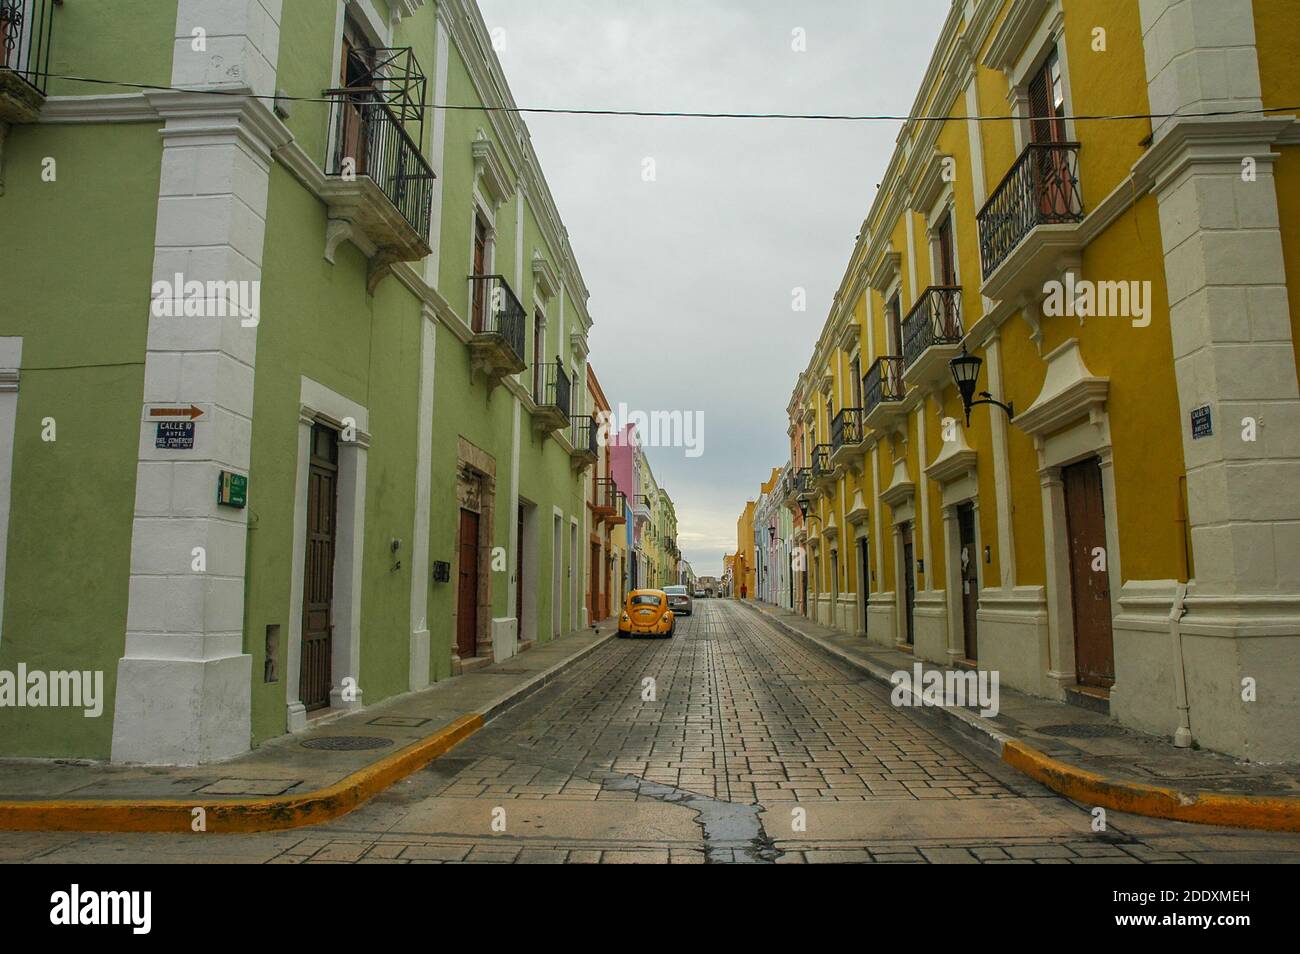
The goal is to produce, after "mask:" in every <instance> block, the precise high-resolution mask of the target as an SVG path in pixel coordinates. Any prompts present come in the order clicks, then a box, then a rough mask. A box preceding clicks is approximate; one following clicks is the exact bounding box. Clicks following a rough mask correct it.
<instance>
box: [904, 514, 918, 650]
mask: <svg viewBox="0 0 1300 954" xmlns="http://www.w3.org/2000/svg"><path fill="white" fill-rule="evenodd" d="M915 607H916V562H915V560H913V558H912V525H911V524H910V523H908V524H904V525H903V614H904V615H905V616H906V620H905V622H906V623H907V645H909V646H911V645H912V642H913V640H914V638H915V630H914V623H913V610H914V609H915Z"/></svg>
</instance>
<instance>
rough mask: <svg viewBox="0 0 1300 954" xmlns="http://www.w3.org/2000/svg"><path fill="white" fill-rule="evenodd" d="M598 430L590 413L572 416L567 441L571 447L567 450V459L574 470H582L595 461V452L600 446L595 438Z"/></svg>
mask: <svg viewBox="0 0 1300 954" xmlns="http://www.w3.org/2000/svg"><path fill="white" fill-rule="evenodd" d="M598 430H599V428H598V426H597V423H596V420H595V418H593V417H592V416H591V415H590V414H579V415H577V416H576V417H574V419H573V424H572V426H571V427H570V429H569V443H570V444H571V445H572V448H573V449H572V450H570V451H569V459H570V460H571V461H572V462H573V467H574V469H575V470H582V469H583V468H585V467H589V466H591V465H592V464H594V463H595V462H596V456H597V453H596V452H597V449H598V448H599V446H600V445H599V443H598V442H597V440H596V435H597V433H598Z"/></svg>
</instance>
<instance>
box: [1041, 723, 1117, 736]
mask: <svg viewBox="0 0 1300 954" xmlns="http://www.w3.org/2000/svg"><path fill="white" fill-rule="evenodd" d="M1034 731H1036V732H1039V733H1041V734H1043V735H1051V736H1055V737H1056V738H1058V739H1105V738H1114V737H1116V736H1121V735H1124V734H1125V732H1124V729H1123V728H1122V727H1121V726H1118V725H1107V724H1105V723H1090V722H1080V723H1068V722H1067V723H1066V724H1065V725H1042V726H1039V727H1038V728H1037V729H1035V730H1034Z"/></svg>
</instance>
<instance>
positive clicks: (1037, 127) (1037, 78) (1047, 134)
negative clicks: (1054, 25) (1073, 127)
mask: <svg viewBox="0 0 1300 954" xmlns="http://www.w3.org/2000/svg"><path fill="white" fill-rule="evenodd" d="M1029 115H1030V120H1029V138H1030V142H1032V143H1035V144H1038V145H1042V144H1049V143H1059V142H1066V141H1068V139H1069V137H1068V136H1067V135H1066V128H1065V82H1064V80H1063V78H1062V76H1061V61H1060V59H1059V58H1058V57H1057V55H1056V51H1055V50H1053V51H1052V52H1051V53H1049V54H1048V56H1047V59H1046V61H1044V63H1043V65H1042V66H1041V67H1039V70H1038V72H1037V73H1035V74H1034V76H1033V78H1032V79H1031V80H1030V81H1029ZM1032 161H1033V163H1034V166H1033V176H1034V186H1035V191H1036V193H1037V195H1038V206H1039V211H1040V212H1041V213H1042V215H1043V216H1045V217H1046V218H1045V221H1048V222H1053V221H1060V220H1061V219H1062V218H1063V217H1068V216H1070V215H1071V214H1072V213H1073V212H1074V203H1073V201H1072V199H1073V197H1074V193H1075V189H1074V175H1073V172H1072V170H1071V168H1070V156H1069V155H1068V154H1067V153H1066V152H1065V151H1063V150H1060V149H1038V150H1036V151H1035V154H1034V156H1033V157H1032Z"/></svg>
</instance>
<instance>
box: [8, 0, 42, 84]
mask: <svg viewBox="0 0 1300 954" xmlns="http://www.w3.org/2000/svg"><path fill="white" fill-rule="evenodd" d="M54 7H55V0H0V70H10V71H12V72H13V73H15V74H17V75H18V76H20V77H22V79H23V80H24V81H25V82H26V83H27V84H28V85H29V86H31V87H32V88H33V89H35V90H36V91H37V92H38V93H40V94H41V95H42V96H44V95H45V92H46V84H47V82H48V80H49V75H50V45H51V44H50V41H51V39H52V38H53V35H54Z"/></svg>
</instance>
